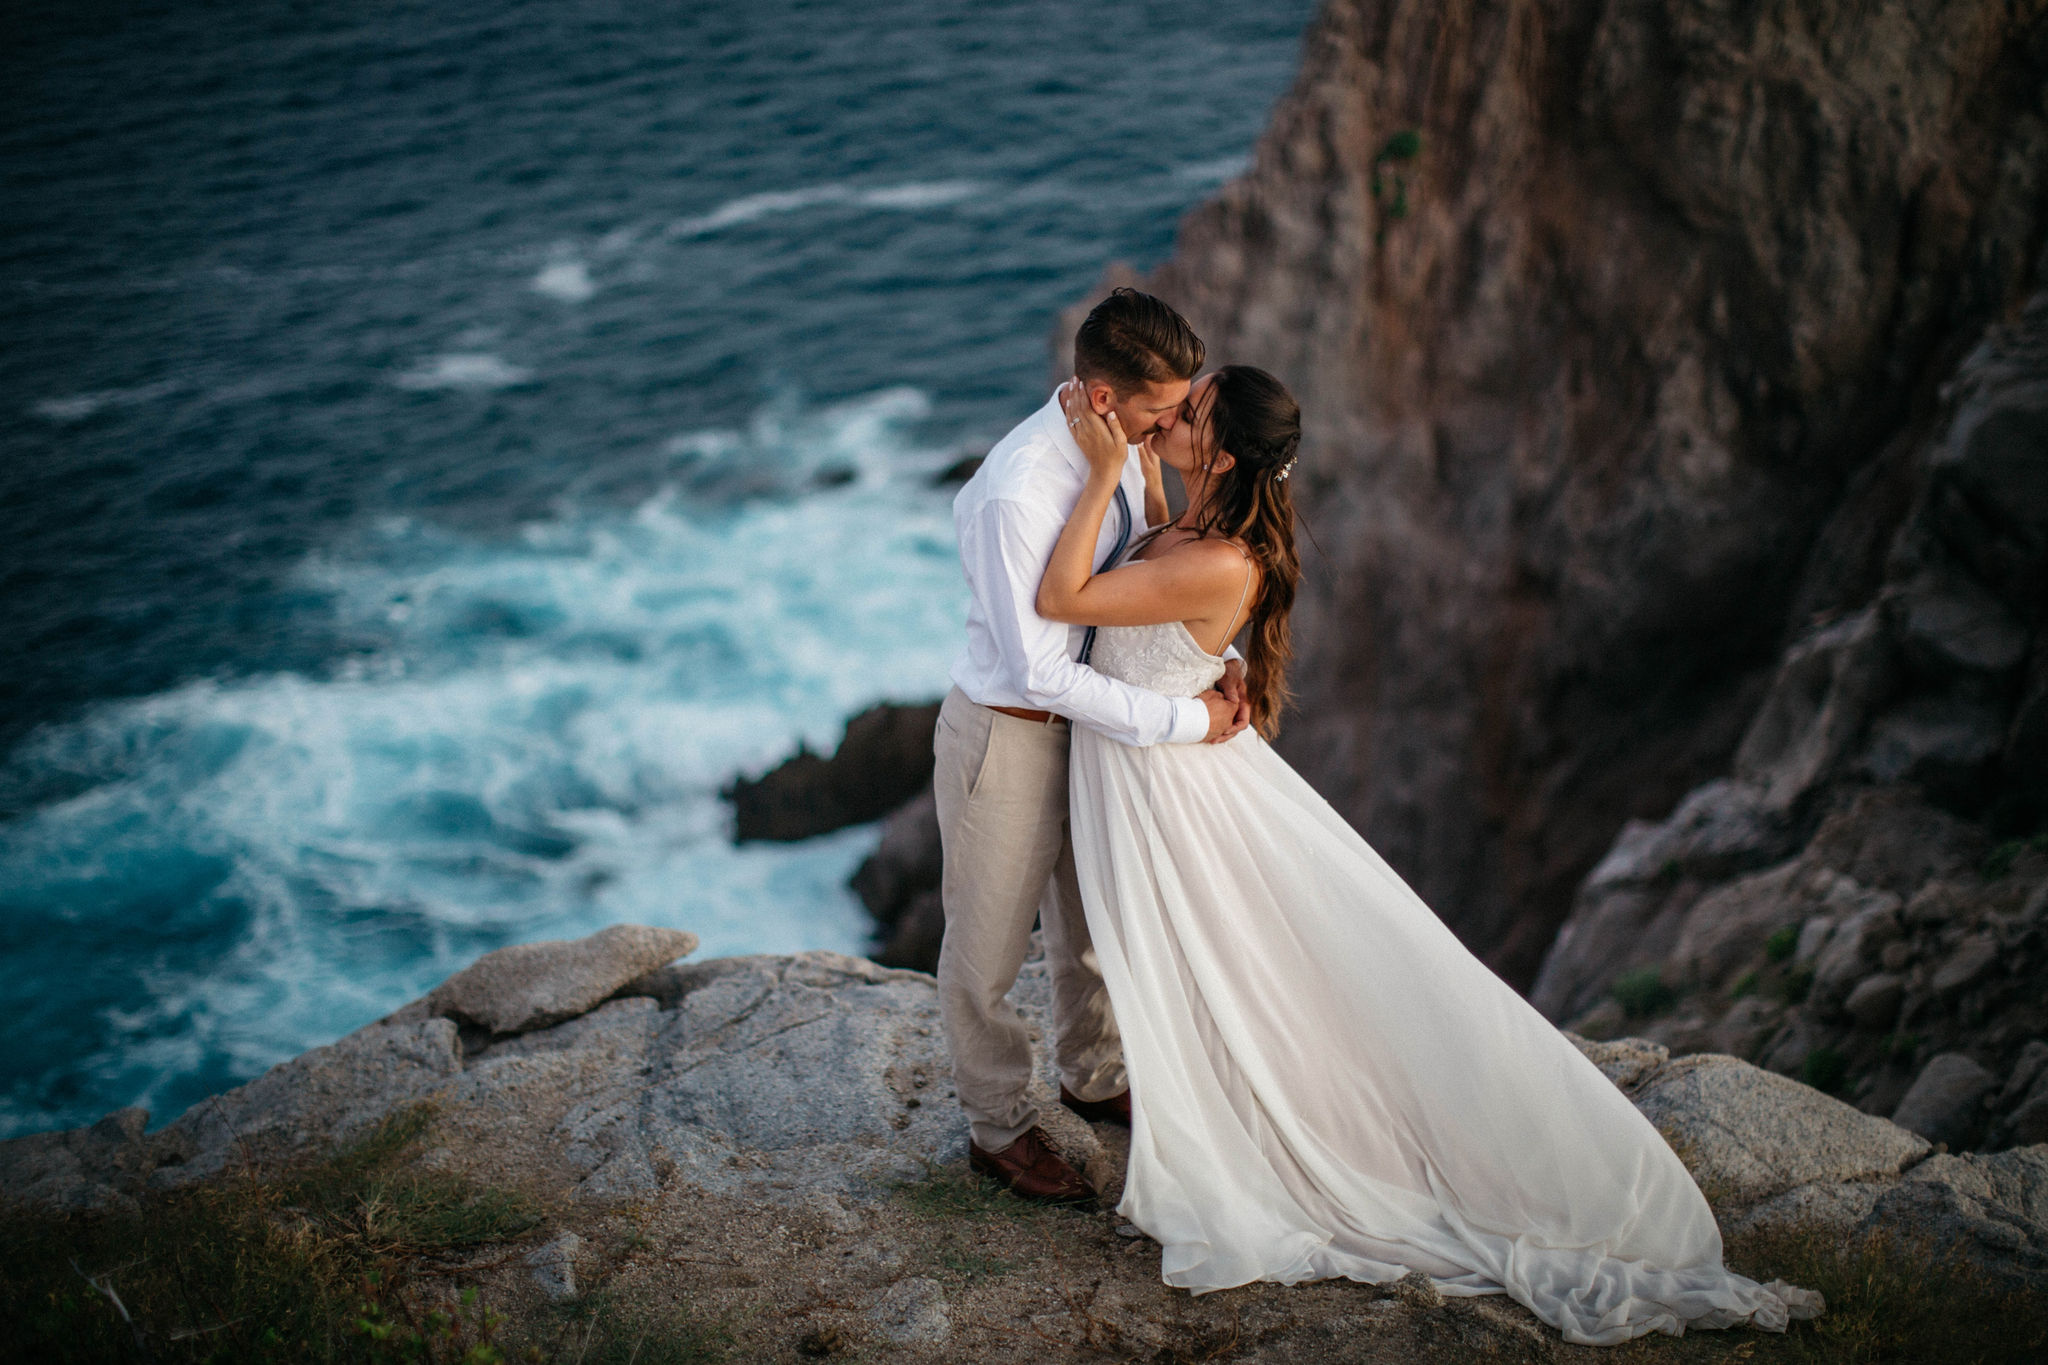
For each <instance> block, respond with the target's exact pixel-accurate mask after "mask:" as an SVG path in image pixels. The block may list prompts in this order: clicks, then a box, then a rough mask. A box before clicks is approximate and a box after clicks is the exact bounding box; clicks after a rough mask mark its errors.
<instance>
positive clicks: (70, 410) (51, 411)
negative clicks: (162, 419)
mask: <svg viewBox="0 0 2048 1365" xmlns="http://www.w3.org/2000/svg"><path fill="white" fill-rule="evenodd" d="M184 387H185V383H184V381H183V380H178V379H163V380H159V381H158V382H156V383H154V384H138V385H136V386H135V387H134V388H130V389H100V390H98V391H96V392H93V393H74V394H71V395H70V396H69V397H65V398H46V399H44V400H43V401H41V402H40V403H36V404H34V405H33V406H32V407H31V408H30V411H32V412H34V413H35V415H36V416H38V417H42V418H47V419H48V420H50V421H52V422H82V421H84V420H85V419H86V418H88V417H90V416H92V415H93V414H94V413H97V412H103V411H105V410H106V409H108V408H133V407H140V406H141V405H142V404H144V403H154V402H156V401H157V400H158V399H160V398H168V397H170V396H171V395H172V394H174V393H177V392H178V391H179V390H181V389H183V388H184Z"/></svg>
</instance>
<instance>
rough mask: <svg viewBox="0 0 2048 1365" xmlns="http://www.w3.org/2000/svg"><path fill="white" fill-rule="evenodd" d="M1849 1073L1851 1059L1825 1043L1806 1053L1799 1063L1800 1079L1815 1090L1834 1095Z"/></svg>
mask: <svg viewBox="0 0 2048 1365" xmlns="http://www.w3.org/2000/svg"><path fill="white" fill-rule="evenodd" d="M1848 1074H1849V1059H1848V1058H1847V1057H1845V1056H1843V1055H1842V1053H1840V1052H1839V1051H1837V1050H1836V1049H1834V1048H1831V1047H1829V1046H1828V1045H1827V1044H1825V1043H1823V1044H1821V1045H1820V1046H1819V1047H1817V1048H1815V1049H1814V1050H1813V1051H1811V1052H1809V1053H1807V1054H1806V1060H1805V1061H1803V1062H1801V1063H1800V1064H1799V1079H1800V1080H1802V1081H1805V1082H1806V1083H1807V1084H1808V1085H1810V1086H1812V1087H1813V1088H1814V1089H1815V1090H1819V1091H1821V1092H1823V1093H1825V1094H1829V1095H1832V1094H1834V1093H1835V1091H1836V1090H1838V1089H1840V1088H1841V1084H1842V1081H1843V1079H1844V1078H1845V1077H1847V1076H1848Z"/></svg>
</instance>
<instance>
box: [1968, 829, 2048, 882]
mask: <svg viewBox="0 0 2048 1365" xmlns="http://www.w3.org/2000/svg"><path fill="white" fill-rule="evenodd" d="M2029 849H2031V850H2033V851H2034V852H2036V853H2048V830H2043V831H2042V832H2041V833H2039V834H2035V835H2032V836H2030V837H2028V838H2025V839H2007V840H2006V841H2005V842H2004V843H2002V844H2000V845H1999V846H1998V847H1996V848H1994V849H1992V850H1991V851H1990V852H1989V853H1987V854H1985V855H1984V865H1983V867H1982V868H1981V869H1979V870H1980V871H1981V872H1982V873H1983V875H1984V880H1985V881H1988V882H1995V881H1997V880H1998V879H1999V878H2000V877H2003V876H2004V875H2005V874H2006V873H2008V872H2010V871H2012V865H2013V864H2014V863H2016V862H2018V861H2019V860H2020V855H2021V854H2022V853H2025V852H2027V851H2028V850H2029Z"/></svg>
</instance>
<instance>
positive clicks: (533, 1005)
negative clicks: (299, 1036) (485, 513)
mask: <svg viewBox="0 0 2048 1365" xmlns="http://www.w3.org/2000/svg"><path fill="white" fill-rule="evenodd" d="M696 951H697V936H696V935H695V934H692V933H689V932H688V931H686V930H682V929H656V928H652V927H650V926H648V925H645V924H614V925H612V926H611V927H610V928H607V929H600V930H598V932H596V933H594V934H592V935H590V937H588V938H581V939H569V940H554V941H550V942H546V943H516V944H514V945H512V946H511V947H509V948H500V949H498V950H497V951H496V952H493V953H485V954H484V955H483V956H482V957H480V958H478V959H477V960H476V961H475V962H473V963H471V964H470V965H469V966H467V967H465V968H463V969H462V970H461V971H459V972H457V973H456V974H455V975H453V976H451V977H449V978H448V979H447V980H446V981H444V982H442V983H441V984H440V985H439V986H436V987H435V988H434V989H433V990H432V991H431V992H429V993H428V995H427V997H426V1000H425V1002H424V1003H425V1012H426V1013H428V1014H432V1015H443V1016H446V1017H448V1018H451V1019H457V1020H461V1021H462V1022H464V1023H470V1024H475V1025H477V1026H479V1027H481V1028H484V1029H488V1030H489V1031H490V1032H492V1033H526V1032H528V1031H530V1030H532V1029H539V1028H547V1027H548V1026H549V1025H551V1024H559V1023H562V1022H563V1021H564V1020H568V1019H574V1018H575V1017H576V1016H577V1015H579V1014H586V1013H588V1012H589V1011H590V1010H591V1008H592V1007H594V1006H595V1005H596V1004H597V1002H598V1001H600V1000H603V999H604V998H605V997H607V996H609V995H610V994H611V993H612V992H614V991H616V990H617V989H618V988H619V987H621V986H623V985H625V984H626V983H627V982H628V981H631V980H632V979H633V978H634V977H636V976H642V975H644V974H646V973H648V972H651V971H653V970H654V969H655V968H656V967H660V966H662V965H664V964H665V963H669V962H673V961H675V960H676V959H677V958H679V957H687V956H689V955H690V954H691V953H694V952H696ZM416 1012H417V1011H416ZM401 1013H402V1012H401ZM394 1017H396V1016H394Z"/></svg>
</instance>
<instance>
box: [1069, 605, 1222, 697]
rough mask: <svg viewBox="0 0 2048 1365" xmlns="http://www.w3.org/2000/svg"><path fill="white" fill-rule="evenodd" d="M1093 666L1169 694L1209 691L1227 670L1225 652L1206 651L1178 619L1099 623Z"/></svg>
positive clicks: (1188, 694)
mask: <svg viewBox="0 0 2048 1365" xmlns="http://www.w3.org/2000/svg"><path fill="white" fill-rule="evenodd" d="M1088 663H1089V666H1090V667H1092V668H1093V669H1094V670H1095V671H1096V672H1098V673H1101V674H1103V675H1104V676H1106V677H1111V678H1121V679H1122V680H1123V681H1125V682H1127V683H1130V684H1132V685H1133V686H1135V687H1143V688H1147V689H1149V690H1151V691H1153V692H1160V693H1164V694H1165V695H1166V696H1169V697H1192V696H1194V695H1195V694H1196V693H1198V692H1206V691H1208V690H1209V689H1210V688H1212V687H1214V686H1215V685H1216V680H1217V679H1218V678H1220V677H1222V676H1223V656H1221V655H1220V654H1209V653H1206V652H1205V651H1204V650H1203V649H1202V647H1201V646H1200V645H1198V644H1196V643H1195V637H1194V636H1192V635H1190V634H1188V628H1187V627H1186V626H1184V625H1182V624H1181V623H1180V622H1178V621H1168V622H1166V623H1164V624H1163V625H1156V626H1100V627H1098V628H1097V629H1096V632H1095V652H1094V653H1093V654H1092V655H1090V656H1089V659H1088Z"/></svg>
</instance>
